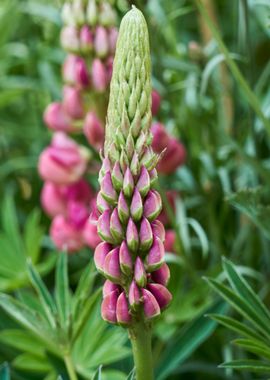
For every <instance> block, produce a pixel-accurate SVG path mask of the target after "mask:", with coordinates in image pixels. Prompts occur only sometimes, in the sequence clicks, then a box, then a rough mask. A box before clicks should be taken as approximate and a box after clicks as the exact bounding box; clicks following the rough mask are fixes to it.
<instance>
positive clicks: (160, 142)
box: [151, 123, 170, 153]
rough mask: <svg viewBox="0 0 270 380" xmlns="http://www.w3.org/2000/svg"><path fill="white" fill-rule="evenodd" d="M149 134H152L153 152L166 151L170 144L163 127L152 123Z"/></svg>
mask: <svg viewBox="0 0 270 380" xmlns="http://www.w3.org/2000/svg"><path fill="white" fill-rule="evenodd" d="M151 132H152V134H153V141H152V147H153V149H154V151H155V152H156V153H161V152H162V151H163V150H164V149H167V148H168V146H169V143H170V136H169V134H168V133H167V131H166V129H165V127H164V125H163V124H161V123H153V124H152V126H151Z"/></svg>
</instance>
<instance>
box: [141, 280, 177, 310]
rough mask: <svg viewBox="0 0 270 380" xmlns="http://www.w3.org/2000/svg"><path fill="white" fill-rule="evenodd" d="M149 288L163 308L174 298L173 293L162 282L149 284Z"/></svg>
mask: <svg viewBox="0 0 270 380" xmlns="http://www.w3.org/2000/svg"><path fill="white" fill-rule="evenodd" d="M147 288H148V290H150V292H151V293H152V294H153V295H154V297H155V299H156V300H157V302H158V304H159V307H160V309H161V310H162V309H165V307H167V306H168V305H169V303H170V302H171V300H172V295H171V293H170V292H169V290H168V289H167V288H166V287H165V286H163V285H160V284H148V285H147Z"/></svg>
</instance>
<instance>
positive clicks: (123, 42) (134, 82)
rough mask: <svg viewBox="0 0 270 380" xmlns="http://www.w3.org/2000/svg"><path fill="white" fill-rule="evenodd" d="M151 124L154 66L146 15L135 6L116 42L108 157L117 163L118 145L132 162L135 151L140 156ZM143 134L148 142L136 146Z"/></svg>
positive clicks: (122, 24) (107, 127) (121, 27)
mask: <svg viewBox="0 0 270 380" xmlns="http://www.w3.org/2000/svg"><path fill="white" fill-rule="evenodd" d="M150 123H151V64H150V50H149V37H148V30H147V25H146V22H145V19H144V17H143V14H142V13H141V12H140V11H139V10H138V9H137V8H136V7H134V6H133V7H132V9H131V10H130V11H129V12H128V13H127V14H126V16H125V17H124V18H123V20H122V23H121V26H120V31H119V36H118V40H117V46H116V53H115V58H114V64H113V75H112V81H111V89H110V100H109V106H108V119H107V124H106V138H105V155H109V156H110V158H112V160H113V162H115V159H114V158H113V157H111V154H110V146H111V144H112V143H113V142H115V144H114V145H115V147H116V149H118V150H119V155H120V154H121V150H122V147H124V149H125V151H126V156H127V157H128V159H129V160H131V159H132V157H133V154H134V150H136V151H137V153H138V155H139V156H141V154H140V153H141V152H140V150H141V149H142V148H143V147H144V145H145V144H146V143H148V139H147V137H148V135H149V128H150ZM119 127H120V128H121V131H122V135H121V137H120V138H121V145H122V147H121V146H120V141H119V136H118V134H117V130H118V128H119ZM142 132H144V135H145V139H144V141H143V143H142V142H141V140H140V142H139V143H138V145H137V141H138V140H139V139H140V135H141V133H142ZM122 136H123V137H124V139H125V144H123V141H122ZM116 139H118V141H117V143H116Z"/></svg>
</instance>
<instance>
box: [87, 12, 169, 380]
mask: <svg viewBox="0 0 270 380" xmlns="http://www.w3.org/2000/svg"><path fill="white" fill-rule="evenodd" d="M150 76H151V64H150V50H149V38H148V30H147V25H146V22H145V19H144V17H143V15H142V13H141V12H140V11H139V10H138V9H137V8H135V7H133V9H132V10H130V11H129V12H128V13H127V15H126V16H125V17H124V18H123V20H122V23H121V26H120V32H119V39H118V42H117V49H116V55H115V60H114V65H113V76H112V82H111V92H110V100H109V107H108V118H107V125H106V138H105V145H104V151H103V153H102V154H103V156H102V167H101V170H100V176H99V182H100V192H99V195H98V198H97V207H98V209H99V211H100V213H101V215H100V217H99V218H98V221H97V226H98V233H99V235H100V237H101V238H102V240H103V242H102V243H100V244H99V245H98V246H97V248H96V250H95V255H94V259H95V264H96V267H97V269H98V270H99V271H100V272H101V273H102V274H103V275H104V276H105V278H106V282H105V284H104V287H103V301H102V306H101V313H102V317H103V319H105V320H106V321H108V322H110V323H116V324H120V325H123V326H126V327H127V328H128V331H129V337H130V340H131V343H132V346H133V355H134V363H135V367H136V378H137V379H138V380H143V379H149V380H151V379H153V364H152V352H151V330H152V321H153V319H154V318H156V317H157V316H159V315H160V313H161V311H162V310H163V309H164V308H166V307H167V306H168V304H169V303H170V301H171V298H172V296H171V294H170V292H169V291H168V290H167V288H166V285H167V282H168V280H169V276H170V272H169V268H168V266H167V264H166V263H165V262H164V245H163V242H164V238H165V231H164V227H163V225H162V223H161V222H160V221H158V220H157V217H158V215H159V214H160V211H161V208H162V203H161V197H160V195H159V193H158V191H157V190H155V188H154V184H155V182H156V180H157V171H156V165H157V164H158V160H159V156H158V155H157V154H155V153H154V152H153V150H152V147H151V142H152V136H151V132H150V126H151V77H150Z"/></svg>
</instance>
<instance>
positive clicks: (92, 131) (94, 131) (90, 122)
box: [83, 111, 104, 151]
mask: <svg viewBox="0 0 270 380" xmlns="http://www.w3.org/2000/svg"><path fill="white" fill-rule="evenodd" d="M83 132H84V135H85V137H86V138H87V141H88V143H89V144H90V145H92V146H93V147H94V148H95V149H96V150H97V151H99V150H100V149H101V148H102V146H103V143H104V127H103V125H102V123H101V121H100V120H99V118H98V117H97V115H96V113H95V112H93V111H92V112H88V114H87V115H86V118H85V122H84V127H83Z"/></svg>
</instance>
